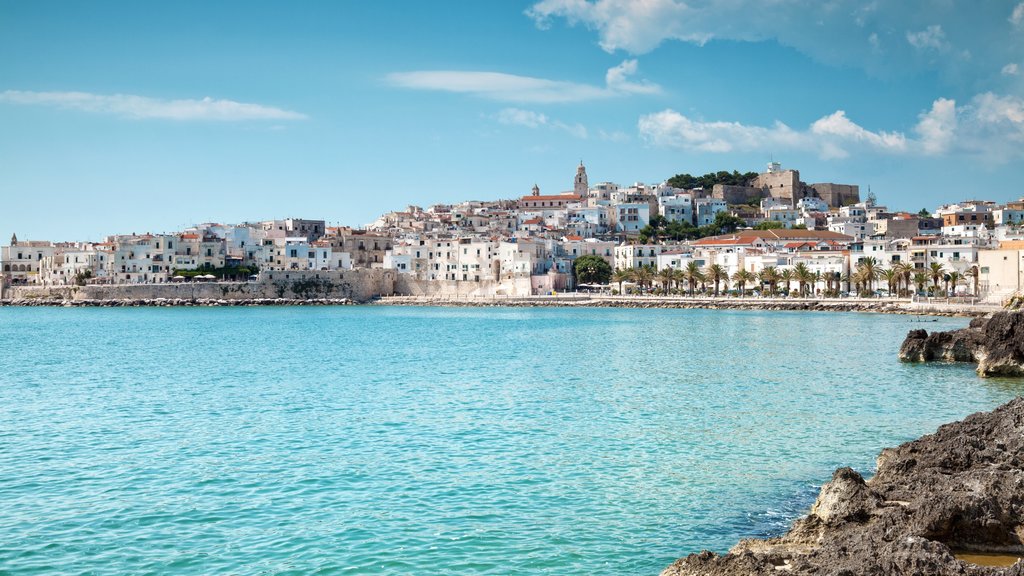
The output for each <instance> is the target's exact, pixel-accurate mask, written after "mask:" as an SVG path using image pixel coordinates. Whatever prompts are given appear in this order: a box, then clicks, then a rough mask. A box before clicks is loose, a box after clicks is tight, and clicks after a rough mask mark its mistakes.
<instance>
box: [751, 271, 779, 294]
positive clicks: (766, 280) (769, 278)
mask: <svg viewBox="0 0 1024 576" xmlns="http://www.w3.org/2000/svg"><path fill="white" fill-rule="evenodd" d="M757 278H758V279H759V280H760V281H761V284H763V285H766V286H768V293H769V294H770V295H772V296H775V285H776V284H778V283H779V279H780V276H779V270H778V269H777V268H776V267H775V266H765V267H764V268H763V269H761V271H760V272H758V274H757Z"/></svg>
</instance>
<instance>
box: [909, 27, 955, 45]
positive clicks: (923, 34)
mask: <svg viewBox="0 0 1024 576" xmlns="http://www.w3.org/2000/svg"><path fill="white" fill-rule="evenodd" d="M907 42H909V43H910V45H911V46H913V47H914V48H917V49H918V50H944V49H946V48H947V47H948V46H949V45H948V44H947V43H946V33H945V32H943V31H942V26H940V25H938V24H932V25H931V26H929V27H927V28H925V29H924V30H921V31H920V32H909V31H908V32H907Z"/></svg>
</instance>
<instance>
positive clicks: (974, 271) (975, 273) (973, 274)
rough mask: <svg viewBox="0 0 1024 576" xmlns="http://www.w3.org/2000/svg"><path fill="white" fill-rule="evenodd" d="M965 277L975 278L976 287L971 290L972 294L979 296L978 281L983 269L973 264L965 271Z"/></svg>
mask: <svg viewBox="0 0 1024 576" xmlns="http://www.w3.org/2000/svg"><path fill="white" fill-rule="evenodd" d="M964 277H965V278H970V279H972V280H974V289H973V290H972V291H971V296H977V295H978V283H979V281H980V280H981V271H980V270H978V267H977V266H971V267H970V268H968V269H967V272H964Z"/></svg>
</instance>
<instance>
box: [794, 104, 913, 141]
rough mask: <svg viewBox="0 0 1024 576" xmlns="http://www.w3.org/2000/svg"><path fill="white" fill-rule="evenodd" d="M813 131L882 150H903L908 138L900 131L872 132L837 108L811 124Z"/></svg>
mask: <svg viewBox="0 0 1024 576" xmlns="http://www.w3.org/2000/svg"><path fill="white" fill-rule="evenodd" d="M811 133H812V134H817V135H819V136H835V137H837V138H838V139H840V140H844V141H849V142H863V143H866V144H868V145H870V146H872V147H874V148H878V149H880V150H890V151H903V150H905V149H906V148H907V139H906V137H904V136H903V134H900V133H898V132H872V131H870V130H866V129H864V128H862V127H861V126H858V125H857V124H854V123H853V122H852V121H851V120H850V119H849V118H847V117H846V112H844V111H843V110H837V111H835V112H833V113H832V114H830V115H828V116H825V117H824V118H820V119H818V120H816V121H815V122H814V123H813V124H811Z"/></svg>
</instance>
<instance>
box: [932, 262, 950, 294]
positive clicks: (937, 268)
mask: <svg viewBox="0 0 1024 576" xmlns="http://www.w3.org/2000/svg"><path fill="white" fill-rule="evenodd" d="M928 275H929V276H931V279H932V289H933V291H934V292H938V291H939V280H942V277H943V276H945V275H946V269H945V268H944V267H943V266H942V264H941V263H939V262H932V263H931V264H929V265H928Z"/></svg>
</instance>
